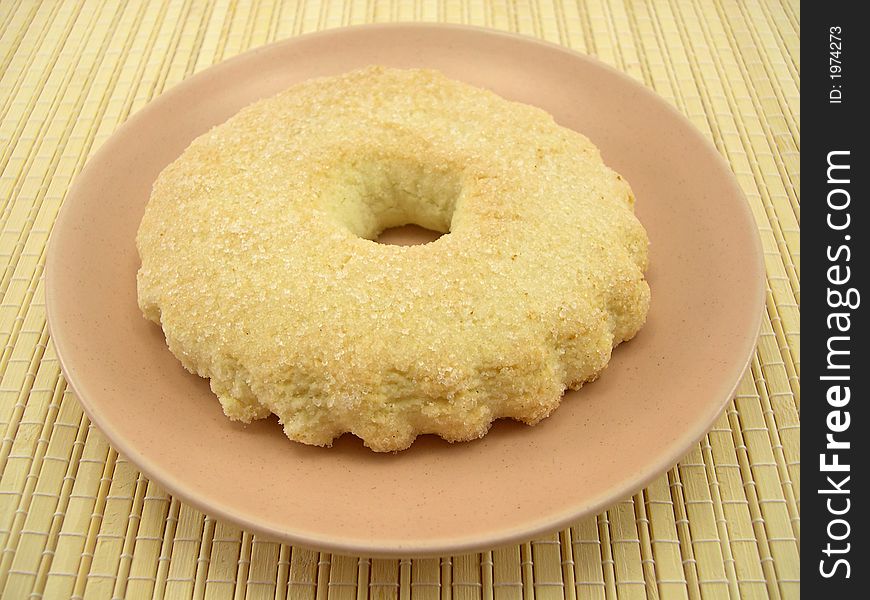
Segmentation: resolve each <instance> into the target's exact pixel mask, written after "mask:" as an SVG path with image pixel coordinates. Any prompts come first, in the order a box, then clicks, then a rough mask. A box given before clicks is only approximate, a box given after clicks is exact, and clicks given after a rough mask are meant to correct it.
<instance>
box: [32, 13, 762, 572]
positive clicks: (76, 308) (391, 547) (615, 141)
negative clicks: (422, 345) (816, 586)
mask: <svg viewBox="0 0 870 600" xmlns="http://www.w3.org/2000/svg"><path fill="white" fill-rule="evenodd" d="M369 64H384V65H391V66H396V67H412V66H424V67H433V68H436V69H440V70H442V71H443V72H444V73H446V74H447V75H448V76H450V77H453V78H456V79H460V80H465V81H468V82H470V83H472V84H475V85H478V86H483V87H487V88H491V89H493V90H495V91H496V92H497V93H499V94H501V95H503V96H505V97H507V98H511V99H515V100H520V101H522V102H527V103H530V104H535V105H537V106H540V107H542V108H544V109H545V110H547V111H549V112H550V113H552V114H553V115H554V116H555V118H556V120H557V121H558V122H559V123H561V124H562V125H565V126H567V127H571V128H574V129H577V130H578V131H581V132H583V133H585V134H586V135H588V136H589V137H590V138H591V139H592V140H593V141H594V142H595V143H596V144H597V145H598V146H599V147H600V148H601V150H602V152H603V154H604V159H605V161H606V162H607V163H608V164H609V165H611V166H612V167H613V168H615V169H616V170H617V171H619V172H620V173H622V174H623V175H624V176H625V177H627V179H628V180H629V181H630V182H631V184H632V186H633V188H634V191H635V193H636V195H637V213H638V216H639V217H640V220H641V221H642V222H643V224H644V225H645V226H646V228H647V230H648V231H649V236H650V239H651V242H652V245H651V249H650V251H651V255H650V256H651V261H650V262H651V267H650V270H649V273H648V276H649V282H650V285H651V287H652V298H653V300H652V309H651V312H650V314H649V321H648V322H647V324H646V326H645V327H644V328H643V330H641V332H640V334H639V335H638V336H637V337H636V338H635V339H634V340H632V341H631V342H629V343H627V344H625V345H623V346H620V347H619V348H618V349H617V351H616V352H615V354H614V357H613V360H612V362H611V364H610V367H609V368H608V369H607V370H606V371H605V372H604V374H603V375H602V377H601V379H600V380H599V381H597V382H596V383H594V384H590V385H588V386H586V387H584V388H583V389H582V391H580V392H573V393H570V394H568V397H567V398H565V399H564V402H563V404H562V407H561V408H559V410H557V411H556V412H555V413H554V414H553V415H552V416H551V417H550V418H549V419H546V420H545V421H544V422H542V423H541V424H539V425H538V426H536V427H527V426H524V425H519V424H516V423H513V422H499V423H497V424H496V425H495V426H494V427H493V429H492V431H491V432H490V433H489V435H487V436H486V437H485V438H483V439H482V440H479V441H475V442H470V443H461V444H453V445H451V444H448V443H446V442H443V441H441V440H440V439H437V438H433V437H432V436H424V437H422V438H420V439H418V440H417V442H416V443H415V444H414V445H413V447H412V448H411V449H410V450H408V451H405V452H401V453H399V454H395V455H393V454H388V455H383V454H375V453H373V452H370V451H369V450H367V449H366V448H364V447H363V446H362V444H361V443H360V442H359V440H357V439H356V438H354V437H352V436H349V435H346V436H344V437H342V438H341V439H339V440H338V441H337V443H336V444H335V446H334V447H333V448H331V449H323V448H313V447H306V446H302V445H299V444H295V443H291V442H290V441H288V440H287V439H286V438H285V437H284V435H283V433H282V432H281V428H280V427H279V425H278V423H277V422H276V421H275V420H274V419H267V420H265V421H261V422H258V423H255V424H253V425H250V426H247V427H245V426H242V425H238V424H234V423H231V422H230V421H228V420H227V419H226V418H224V416H223V414H222V413H221V409H220V406H219V405H218V402H217V400H216V399H215V398H214V397H213V396H212V394H211V393H210V391H209V389H208V384H207V383H206V381H204V380H202V379H199V378H197V377H195V376H193V375H190V374H189V373H187V372H186V371H184V369H182V367H181V365H180V364H179V363H178V361H177V360H176V359H175V358H174V357H173V356H172V355H171V354H170V353H169V351H168V350H167V349H166V347H165V344H164V340H163V335H162V333H161V331H160V329H159V328H157V327H156V326H154V325H153V324H152V323H149V322H148V321H146V320H145V319H143V318H142V316H141V314H140V313H139V309H138V307H137V305H136V279H135V275H136V269H137V268H138V264H139V261H138V257H137V254H136V249H135V246H134V237H135V234H136V229H137V227H138V225H139V220H140V219H141V217H142V213H143V210H144V207H145V203H146V202H147V200H148V197H149V193H150V189H151V184H152V182H153V181H154V179H155V177H156V176H157V174H158V173H159V172H160V170H161V169H162V168H163V167H165V166H166V165H167V164H168V163H169V162H171V161H172V160H174V159H175V158H176V157H177V156H178V155H179V154H181V152H182V151H183V150H184V148H185V147H186V146H187V144H188V143H189V142H190V141H191V140H192V139H193V138H195V137H196V136H197V135H199V134H201V133H203V132H204V131H206V130H207V129H208V128H210V127H211V126H213V125H215V124H218V123H221V122H222V121H224V120H226V119H227V118H228V117H229V116H231V115H232V114H233V113H235V112H236V111H237V110H239V109H240V108H241V107H243V106H245V105H247V104H249V103H250V102H252V101H253V100H256V99H257V98H262V97H264V96H268V95H271V94H273V93H275V92H277V91H279V90H281V89H283V88H285V87H287V86H289V85H290V84H292V83H295V82H298V81H301V80H304V79H307V78H310V77H315V76H320V75H330V74H335V73H341V72H343V71H348V70H351V69H354V68H357V67H361V66H364V65H369ZM761 256H762V254H761V247H760V244H759V239H758V235H757V233H756V228H755V223H754V221H753V218H752V215H751V213H750V211H749V208H748V206H747V203H746V201H745V199H744V198H743V195H742V194H741V192H740V189H739V188H738V186H737V183H736V182H735V180H734V178H733V177H732V175H731V173H730V171H729V169H728V166H727V165H726V164H725V162H724V161H723V160H722V159H721V158H720V157H719V155H718V154H717V152H716V150H715V149H714V148H713V147H712V146H711V145H710V144H709V143H708V142H707V141H706V140H705V139H704V138H703V137H702V136H701V134H699V133H698V132H697V131H696V130H695V129H694V128H693V127H692V126H691V125H690V124H689V122H688V121H687V120H686V119H684V118H683V117H682V116H680V115H679V114H678V113H677V112H676V111H675V110H674V109H672V108H671V107H670V106H669V105H668V104H667V103H665V102H664V101H663V100H662V99H660V98H658V97H657V96H656V95H654V94H653V93H651V92H649V91H647V90H646V89H645V88H644V87H643V86H641V85H640V84H638V83H635V82H634V81H632V80H631V79H629V78H628V77H626V76H624V75H622V74H620V73H618V72H616V71H614V70H613V69H611V68H608V67H606V66H605V65H603V64H601V63H599V62H598V61H596V60H593V59H590V58H588V57H585V56H582V55H579V54H575V53H573V52H570V51H568V50H566V49H564V48H560V47H557V46H552V45H548V44H545V43H541V42H537V41H533V40H530V39H525V38H521V37H517V36H513V35H507V34H503V33H497V32H491V31H485V30H480V29H472V28H466V27H454V26H440V25H439V26H435V25H422V24H421V25H375V26H365V27H357V28H351V29H343V30H333V31H327V32H324V33H318V34H315V35H309V36H304V37H301V38H296V39H291V40H288V41H286V42H281V43H278V44H274V45H271V46H267V47H264V48H260V49H258V50H254V51H252V52H249V53H247V54H245V55H243V56H240V57H238V58H235V59H233V60H230V61H227V62H225V63H223V64H221V65H218V66H216V67H214V68H211V69H208V70H207V71H205V72H203V73H201V74H199V75H197V76H195V77H192V78H191V79H189V80H188V81H185V82H184V83H182V84H181V85H179V86H177V87H176V88H174V89H172V90H171V91H169V92H168V93H166V94H164V95H163V96H161V97H160V98H158V99H157V100H156V101H154V102H152V103H151V104H150V105H149V106H148V107H147V108H145V109H144V110H142V111H141V112H140V113H139V114H137V115H136V116H134V117H133V118H131V119H130V120H129V121H127V123H125V124H124V126H123V127H121V128H120V129H119V130H118V132H117V133H116V134H115V135H114V136H112V138H111V139H109V140H108V141H107V142H106V143H105V144H104V145H103V147H102V148H101V149H100V151H99V152H98V153H97V154H96V155H95V156H94V157H93V158H92V159H91V161H90V162H89V163H88V165H87V167H86V168H85V169H84V171H83V172H82V173H81V175H80V176H79V177H78V180H77V181H76V184H75V186H74V188H73V189H72V191H71V192H70V194H69V197H68V198H67V200H66V202H65V204H64V206H63V210H62V211H61V213H60V215H59V217H58V219H57V224H56V225H55V229H54V232H53V235H52V240H51V247H50V249H49V255H48V261H47V266H46V290H47V292H46V293H47V309H48V317H49V322H50V325H51V332H52V337H53V340H54V344H55V347H56V348H57V352H58V355H59V356H60V359H61V362H62V364H63V370H64V373H65V375H66V378H67V380H68V381H69V383H70V385H71V386H72V388H73V389H74V390H75V392H76V394H77V395H78V397H79V398H80V399H81V402H82V405H83V406H84V407H85V410H86V411H87V414H88V415H89V416H90V418H91V419H92V420H93V421H94V423H96V425H97V426H98V427H99V428H100V429H101V430H102V431H103V432H104V433H105V434H106V436H107V437H108V438H109V440H110V441H111V442H112V444H114V446H115V447H116V448H117V449H118V450H119V451H120V452H121V453H122V454H124V455H125V456H126V457H127V458H129V459H130V460H131V461H133V462H134V463H136V464H137V465H138V466H139V467H140V468H141V469H142V471H143V472H145V473H146V474H147V475H148V476H149V477H151V478H153V479H154V480H156V481H158V482H160V483H161V484H163V485H164V486H165V487H166V488H167V489H168V490H169V491H171V492H172V493H173V494H176V495H177V496H179V497H180V498H182V499H184V500H186V501H188V502H190V503H191V504H193V505H194V506H196V507H198V508H200V509H202V510H203V511H205V512H207V513H210V514H212V515H214V516H216V517H221V518H226V519H229V520H231V521H234V522H236V523H238V524H239V525H241V526H242V527H245V528H247V529H250V530H253V531H255V532H257V533H259V534H262V535H265V536H267V537H271V538H275V539H280V540H284V541H288V542H292V543H296V544H300V545H304V546H311V547H318V548H324V549H328V550H332V551H338V552H346V553H353V554H363V555H392V556H397V555H418V556H419V555H434V554H449V553H458V552H462V551H467V550H472V549H479V548H483V547H492V546H496V545H499V544H504V543H508V542H515V541H518V540H522V539H527V538H530V537H532V536H534V535H538V534H542V533H545V532H549V531H553V530H555V529H557V528H559V527H563V526H565V525H568V524H569V523H571V522H573V521H576V520H577V519H579V518H580V517H583V516H584V515H588V514H592V513H594V512H596V511H599V510H601V509H603V508H605V507H606V506H607V505H609V504H611V503H613V502H615V501H618V500H621V499H623V498H625V497H626V496H628V495H629V494H631V493H632V492H634V491H636V490H638V489H639V488H641V487H642V486H643V485H644V484H646V483H647V482H649V481H650V480H651V479H653V478H654V477H656V476H657V475H659V474H661V473H662V472H663V471H664V470H666V469H667V468H669V467H670V466H672V465H673V464H674V463H676V462H677V461H678V460H679V459H680V457H681V456H682V455H683V454H684V453H685V452H687V451H688V450H689V448H690V447H691V446H692V444H693V443H695V442H696V441H697V440H698V439H699V438H700V437H701V436H702V435H703V434H704V433H705V432H706V431H707V429H708V428H709V427H710V426H711V424H712V423H713V421H714V419H715V418H716V417H717V415H719V413H720V412H721V410H722V408H723V407H724V406H725V403H726V402H727V401H728V399H729V398H730V397H731V395H732V394H733V392H734V389H735V386H736V384H737V382H738V380H739V379H740V376H741V374H742V372H743V370H744V369H745V367H746V364H747V362H748V360H749V358H750V356H751V355H752V352H753V349H754V346H755V341H756V336H757V333H758V329H759V324H760V320H761V308H762V299H763V286H764V270H763V264H762V258H761Z"/></svg>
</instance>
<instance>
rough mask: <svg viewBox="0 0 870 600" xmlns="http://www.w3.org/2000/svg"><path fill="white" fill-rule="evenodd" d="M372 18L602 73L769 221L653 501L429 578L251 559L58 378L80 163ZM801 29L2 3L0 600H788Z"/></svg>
mask: <svg viewBox="0 0 870 600" xmlns="http://www.w3.org/2000/svg"><path fill="white" fill-rule="evenodd" d="M384 21H443V22H453V23H467V24H474V25H482V26H487V27H492V28H496V29H503V30H508V31H514V32H519V33H522V34H525V35H528V36H534V37H539V38H543V39H546V40H549V41H551V42H555V43H559V44H564V45H565V46H568V47H570V48H573V49H575V50H578V51H580V52H585V53H589V54H592V55H595V56H597V57H599V58H600V59H602V60H604V61H605V62H607V63H609V64H611V65H613V66H615V67H616V68H617V69H619V70H621V71H623V72H625V73H628V74H629V75H630V76H632V77H634V78H635V79H637V80H638V81H640V82H643V83H644V84H645V85H646V86H648V87H650V88H652V89H654V90H655V91H656V92H658V93H659V94H660V95H661V96H663V97H664V98H666V99H667V100H668V101H669V102H671V103H673V104H674V105H675V106H676V107H677V108H678V109H679V110H680V111H681V112H683V113H684V114H685V115H686V116H687V117H688V118H689V119H691V121H692V122H693V123H694V124H695V125H696V126H697V127H698V129H700V131H701V132H703V134H704V135H706V136H708V137H709V138H710V139H711V140H712V141H713V142H714V144H715V145H716V147H717V148H718V149H719V151H720V152H721V153H722V154H723V155H724V156H725V157H726V158H727V160H728V161H729V162H730V164H731V166H732V168H733V170H734V172H735V173H736V175H737V178H738V179H739V181H740V184H741V185H742V187H743V190H744V191H745V193H746V196H747V197H748V199H749V202H750V204H751V205H752V210H753V212H754V215H755V219H756V221H757V223H758V228H759V231H760V233H761V237H762V240H763V244H764V252H765V260H766V264H767V283H768V288H767V310H766V315H765V317H764V324H763V328H762V333H761V339H760V342H759V347H758V351H757V352H756V354H755V356H754V358H753V359H752V363H751V368H750V370H749V371H748V372H747V373H746V375H745V377H744V378H743V380H742V382H741V384H740V387H739V390H738V392H737V395H736V396H735V398H734V399H733V401H732V402H731V403H730V404H729V405H728V408H727V411H726V413H725V414H724V415H723V416H722V417H721V418H720V419H719V420H718V421H717V422H716V424H715V426H714V428H713V429H712V431H710V433H709V434H708V435H707V436H706V437H705V438H704V439H703V440H702V441H701V442H700V443H699V444H698V445H697V446H695V447H694V448H693V449H692V450H691V452H690V453H689V454H688V455H687V456H686V457H685V458H684V459H683V460H682V461H681V462H680V463H679V464H678V465H677V466H675V467H674V468H673V469H671V471H669V472H668V473H667V474H666V475H664V476H662V477H661V478H659V479H658V480H657V481H655V482H654V483H653V484H652V485H650V486H649V487H648V488H647V489H645V490H643V491H642V492H639V493H637V494H636V495H635V496H633V497H630V498H625V499H624V500H623V501H622V502H620V503H618V504H616V505H614V506H612V507H611V508H610V509H609V510H607V511H606V512H603V513H601V514H600V515H598V516H596V517H591V518H588V519H585V520H583V521H581V522H579V523H576V524H575V525H573V526H572V527H571V528H570V529H566V530H564V531H561V532H558V533H556V534H553V535H551V536H549V537H546V538H542V539H537V540H532V541H529V542H528V543H525V544H521V545H516V546H511V547H507V548H501V549H493V550H492V551H488V552H483V553H480V554H471V555H465V556H452V557H451V556H445V557H441V558H434V559H426V560H416V559H415V560H411V559H403V560H370V559H367V558H365V557H351V556H338V555H330V554H326V553H317V552H313V551H310V550H305V549H301V548H294V547H291V546H288V545H282V544H278V543H274V542H269V541H266V540H261V539H258V537H257V536H256V535H252V534H250V533H248V532H245V531H242V530H240V529H239V528H237V527H235V526H233V525H231V524H229V523H225V522H222V521H219V520H215V519H213V518H211V517H208V516H205V515H203V514H202V513H200V512H199V511H197V510H194V509H193V508H191V507H190V506H187V505H186V504H184V503H182V502H179V501H178V500H177V499H175V498H173V497H172V496H170V495H169V494H167V493H166V492H165V491H164V490H163V489H161V487H160V486H159V485H156V484H155V483H153V482H150V481H148V480H147V479H146V478H144V477H143V476H142V475H141V474H140V473H139V472H138V471H137V470H136V468H135V467H134V466H133V465H132V464H131V463H129V462H127V461H126V460H125V459H124V458H123V457H121V456H118V454H117V452H116V451H115V450H113V449H112V448H111V447H110V446H109V445H108V444H107V442H106V440H105V438H104V437H103V436H102V435H101V434H100V432H99V431H97V430H96V429H95V428H93V427H92V426H91V425H90V423H89V422H88V419H87V418H86V417H85V416H84V414H83V413H82V409H81V407H80V405H79V403H78V401H77V399H76V398H75V397H74V396H73V395H72V393H71V392H70V391H69V390H68V389H67V385H66V383H65V381H64V379H63V377H62V376H61V374H60V369H59V365H58V360H57V356H56V354H55V352H54V349H53V346H52V343H51V339H50V337H49V334H48V331H47V329H46V323H45V309H44V300H43V281H42V274H43V266H44V262H45V246H46V240H47V238H48V235H49V232H50V230H51V227H52V223H53V221H54V218H55V216H56V214H57V211H58V208H59V207H60V205H61V203H62V202H63V200H64V196H65V194H66V193H67V190H68V189H69V186H70V182H71V180H72V179H73V177H74V176H75V175H76V173H78V172H79V170H80V169H81V168H82V166H83V165H84V163H85V161H86V160H87V159H88V156H89V155H90V154H91V153H92V152H93V151H94V150H95V149H96V148H98V147H99V146H100V144H101V143H102V142H103V141H104V140H105V139H106V138H107V136H109V135H111V133H112V132H113V131H114V130H115V129H116V128H117V127H118V125H120V124H121V123H122V122H123V121H124V120H125V119H126V118H127V117H128V116H129V115H130V114H132V113H134V112H135V111H137V110H138V109H140V108H141V107H142V106H144V105H145V104H146V103H147V102H148V101H149V100H151V99H152V98H154V97H155V96H157V95H159V94H160V93H161V92H162V91H163V90H165V89H167V88H169V87H170V86H172V85H174V84H176V83H178V82H180V81H181V80H183V79H185V78H186V77H188V76H190V75H191V74H193V73H195V72H197V71H200V70H202V69H205V68H207V67H208V66H210V65H212V64H215V63H217V62H220V61H221V60H224V59H226V58H228V57H230V56H233V55H235V54H238V53H240V52H243V51H245V50H247V49H249V48H253V47H256V46H260V45H262V44H265V43H267V42H271V41H273V40H280V39H285V38H288V37H291V36H295V35H299V34H303V33H307V32H311V31H316V30H321V29H327V28H332V27H339V26H342V25H350V24H357V23H369V22H384ZM799 32H800V7H799V3H798V1H797V0H782V1H778V0H771V1H765V0H745V1H741V2H737V1H731V0H577V1H565V2H559V0H508V1H495V0H492V1H487V2H475V1H472V0H442V1H439V2H435V1H432V2H424V1H417V2H404V1H401V0H396V1H392V2H390V1H384V2H380V1H377V2H376V1H366V0H360V1H350V0H344V1H342V0H335V1H321V2H318V1H313V2H301V3H284V4H281V3H277V2H276V3H273V2H267V1H260V2H245V1H241V0H179V1H174V0H173V1H153V2H149V1H145V0H141V1H139V0H132V1H119V0H72V1H68V2H61V1H46V2H42V3H40V2H36V1H31V0H23V1H15V0H0V203H2V214H0V266H2V269H3V270H2V278H0V298H2V304H0V349H2V355H0V376H2V380H0V432H2V435H3V437H2V446H0V548H2V555H0V596H2V597H3V598H9V599H16V598H28V597H33V598H38V597H45V598H69V597H75V598H79V597H85V598H113V597H119V598H120V597H127V598H146V597H159V598H188V597H194V598H203V597H206V598H237V599H241V598H285V597H289V598H311V599H318V600H320V599H341V598H348V599H350V598H358V599H364V598H393V597H399V598H403V599H405V598H415V599H416V598H421V599H428V598H432V599H436V598H440V599H448V598H462V599H465V598H469V599H472V598H487V599H488V598H495V599H499V600H501V599H508V598H520V597H528V598H538V599H549V598H561V597H568V598H608V599H609V598H657V597H661V598H705V599H710V598H741V597H742V598H796V597H798V596H799V589H798V586H799V578H800V570H799V565H798V557H799V552H800V465H799V459H800V443H799V411H800V387H799V377H800V329H799V303H800V246H799V224H800V205H799V200H800V196H799V194H800V190H799V188H800V182H799V151H800V141H799V139H800V112H799V110H800V108H799V86H800V57H799V44H800V41H799Z"/></svg>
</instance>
